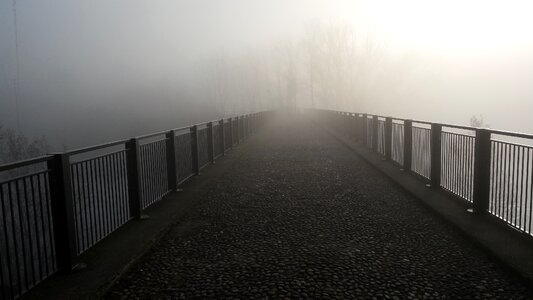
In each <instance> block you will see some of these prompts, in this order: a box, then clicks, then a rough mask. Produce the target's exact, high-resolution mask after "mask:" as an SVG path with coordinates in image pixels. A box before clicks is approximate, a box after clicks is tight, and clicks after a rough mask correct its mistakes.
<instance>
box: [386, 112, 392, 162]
mask: <svg viewBox="0 0 533 300" xmlns="http://www.w3.org/2000/svg"><path fill="white" fill-rule="evenodd" d="M391 158H392V118H391V117H387V118H386V119H385V159H386V160H391Z"/></svg>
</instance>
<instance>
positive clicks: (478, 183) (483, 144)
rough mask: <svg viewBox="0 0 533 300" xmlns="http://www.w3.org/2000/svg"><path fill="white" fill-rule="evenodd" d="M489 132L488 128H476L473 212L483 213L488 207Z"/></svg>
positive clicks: (490, 148)
mask: <svg viewBox="0 0 533 300" xmlns="http://www.w3.org/2000/svg"><path fill="white" fill-rule="evenodd" d="M490 139H491V133H490V131H489V130H488V129H476V144H475V152H474V155H475V158H474V195H473V202H474V212H475V213H484V212H486V211H487V210H488V208H489V198H490V163H491V152H492V145H491V140H490Z"/></svg>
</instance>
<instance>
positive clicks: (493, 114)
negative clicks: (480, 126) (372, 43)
mask: <svg viewBox="0 0 533 300" xmlns="http://www.w3.org/2000/svg"><path fill="white" fill-rule="evenodd" d="M11 5H12V0H0V41H1V42H0V122H1V123H3V124H5V125H8V126H12V127H13V126H14V124H15V115H16V114H15V108H14V101H13V97H12V90H13V89H12V85H13V78H14V74H15V72H14V70H15V54H14V37H13V14H12V6H11ZM17 5H18V7H17V9H18V25H19V38H20V42H19V47H20V51H19V54H20V62H21V65H20V66H21V73H20V75H21V81H20V95H21V96H20V113H21V123H22V124H21V129H22V130H23V131H25V132H29V133H32V134H34V133H35V134H45V133H49V132H52V135H54V132H59V131H58V130H59V129H58V128H60V127H61V126H64V124H65V123H70V122H75V121H76V120H79V119H80V118H81V119H84V118H85V119H86V123H85V124H89V123H90V121H91V120H92V119H93V118H96V119H98V117H97V115H100V114H101V113H104V114H107V115H109V116H113V115H115V114H119V113H124V112H125V111H126V112H131V114H129V115H130V116H132V118H145V119H142V120H144V121H146V122H150V120H151V119H150V118H148V117H145V116H144V117H143V114H142V113H139V112H147V113H148V114H154V115H157V114H164V113H168V111H169V110H170V111H173V112H176V113H179V112H181V113H183V109H185V110H186V107H188V106H187V105H186V103H190V102H191V101H192V102H195V101H196V102H198V101H203V102H205V105H209V99H205V98H206V97H198V98H195V95H190V94H187V92H186V90H190V89H188V88H189V87H190V86H194V85H198V82H199V81H198V80H197V78H198V76H200V75H199V74H200V73H201V72H202V69H201V67H199V66H201V64H202V61H206V60H208V59H209V58H210V57H212V56H214V55H217V54H220V53H226V54H227V53H230V54H232V55H241V54H243V55H244V54H246V53H249V52H253V51H257V49H263V48H267V47H269V46H270V45H272V44H273V43H276V42H277V41H279V40H284V39H285V40H286V39H288V40H293V39H297V37H299V36H300V35H302V32H303V28H304V26H305V24H308V23H309V22H313V21H320V22H324V23H348V24H351V26H353V28H354V29H355V30H356V32H358V33H364V34H369V33H370V34H371V35H372V36H373V37H374V38H375V39H376V40H378V41H379V42H380V44H381V45H383V47H384V48H385V49H386V51H387V55H388V56H391V57H399V58H403V57H407V58H409V60H410V61H412V62H413V61H414V63H410V64H406V65H405V66H403V68H404V69H405V68H407V69H409V72H405V71H404V72H402V73H401V77H402V78H398V79H396V80H395V86H394V87H389V86H380V87H379V88H375V89H376V90H375V91H374V92H373V93H372V95H373V99H372V101H366V102H359V103H356V104H355V103H354V105H353V106H350V107H346V108H345V109H350V110H354V111H362V112H363V111H364V112H370V113H378V114H382V115H394V116H399V117H409V118H418V119H425V120H430V121H443V122H451V123H461V124H467V123H468V120H469V118H470V116H472V115H474V114H483V115H484V117H485V120H486V122H487V123H489V124H490V125H491V127H493V128H502V129H508V130H516V131H528V132H533V122H531V121H530V116H531V115H532V114H533V84H532V82H533V30H532V28H533V18H531V15H530V14H531V12H532V11H533V4H531V2H529V1H481V0H478V1H422V0H417V1H340V0H337V1H332V0H329V1H325V0H324V1H319V0H268V1H252V0H220V1H213V0H209V1H207V0H196V1H177V0H157V1H147V0H144V1H140V0H127V1H126V0H115V1H109V0H106V1H104V0H97V1H96V0H95V1H68V0H39V1H37V0H25V1H23V0H18V1H17ZM394 75H395V74H391V76H394ZM398 76H400V75H398ZM200 98H201V99H200ZM348 106H349V105H348ZM88 112H90V113H88ZM65 115H70V117H65ZM54 122H55V123H54ZM52 123H53V124H55V125H53V126H52V125H50V124H52ZM178 123H179V122H178ZM109 124H111V123H109ZM167 125H168V126H171V125H170V123H169V122H167V123H164V124H160V125H158V126H167ZM158 126H152V127H150V126H148V127H150V130H151V129H153V130H156V129H158ZM156 127H157V128H156ZM160 129H163V128H160ZM134 133H135V134H137V133H138V132H137V131H132V132H118V131H117V132H116V134H115V135H113V136H110V137H113V138H115V137H117V136H121V135H124V134H134Z"/></svg>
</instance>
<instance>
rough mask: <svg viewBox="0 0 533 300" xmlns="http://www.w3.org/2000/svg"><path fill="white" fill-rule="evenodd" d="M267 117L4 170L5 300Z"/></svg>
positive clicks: (62, 265) (0, 221)
mask: <svg viewBox="0 0 533 300" xmlns="http://www.w3.org/2000/svg"><path fill="white" fill-rule="evenodd" d="M269 114H270V112H259V113H254V114H247V115H242V116H237V117H234V118H228V119H221V120H217V121H212V122H206V123H202V124H197V125H193V126H187V127H182V128H178V129H173V130H169V131H165V132H158V133H154V134H149V135H145V136H140V137H136V138H132V139H125V140H120V141H116V142H112V143H107V144H103V145H98V146H92V147H88V148H83V149H78V150H72V151H68V152H65V153H59V154H53V155H46V156H43V157H39V158H34V159H29V160H25V161H20V162H15V163H10V164H7V165H1V166H0V228H1V230H0V286H1V289H0V298H1V299H15V298H17V297H19V296H20V295H22V294H23V293H24V292H26V291H28V290H29V289H30V288H32V287H34V286H35V285H36V284H37V283H39V282H40V281H42V280H44V279H45V278H47V277H48V276H50V275H51V274H54V273H56V272H58V271H65V272H68V271H70V270H72V269H75V268H76V267H77V266H78V264H79V257H80V255H81V254H82V253H84V252H85V251H87V250H88V249H90V248H91V247H93V246H94V245H95V244H96V243H98V242H99V241H100V240H102V239H103V238H105V237H106V236H108V235H109V234H111V233H112V232H113V231H115V230H117V229H118V228H119V227H121V226H122V225H124V224H125V223H127V222H129V221H131V220H134V219H137V220H138V219H142V218H143V217H144V215H143V212H144V210H145V209H146V208H148V207H150V206H151V205H152V204H154V203H156V202H158V201H160V200H161V199H162V198H163V197H164V196H165V195H166V194H168V193H169V192H171V191H173V190H176V189H177V187H178V185H179V184H181V183H183V182H184V181H185V180H187V179H188V178H190V177H191V176H194V175H196V174H199V172H200V170H201V169H202V168H204V167H206V166H207V165H209V164H210V163H214V162H215V160H216V159H217V158H219V157H220V156H222V155H224V153H225V152H226V151H228V150H230V149H231V148H232V147H233V146H234V145H235V144H238V143H239V141H240V140H242V139H244V138H246V137H248V136H249V135H250V134H251V133H253V132H254V131H255V130H256V129H257V128H258V126H260V125H262V124H263V123H264V122H265V120H266V118H267V117H268V115H269Z"/></svg>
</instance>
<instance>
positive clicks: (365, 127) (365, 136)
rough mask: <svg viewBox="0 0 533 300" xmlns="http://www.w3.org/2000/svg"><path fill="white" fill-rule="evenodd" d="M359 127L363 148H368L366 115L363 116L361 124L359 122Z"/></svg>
mask: <svg viewBox="0 0 533 300" xmlns="http://www.w3.org/2000/svg"><path fill="white" fill-rule="evenodd" d="M361 126H362V128H361V129H362V131H361V132H362V134H361V135H362V139H363V145H364V146H365V147H368V115H367V114H363V119H362V122H361Z"/></svg>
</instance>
